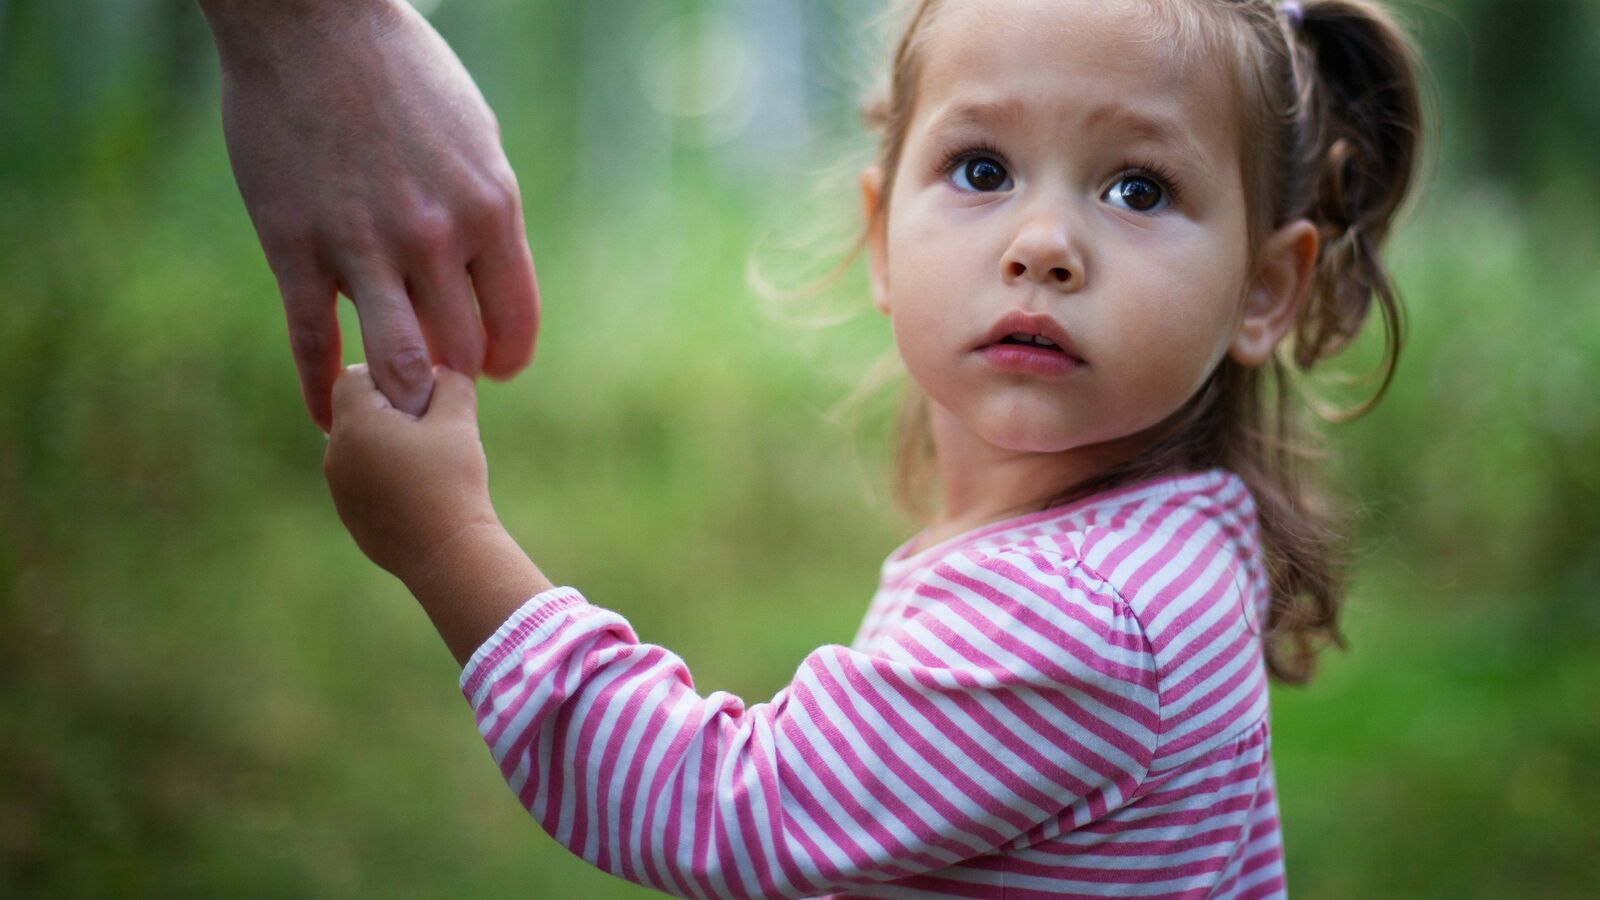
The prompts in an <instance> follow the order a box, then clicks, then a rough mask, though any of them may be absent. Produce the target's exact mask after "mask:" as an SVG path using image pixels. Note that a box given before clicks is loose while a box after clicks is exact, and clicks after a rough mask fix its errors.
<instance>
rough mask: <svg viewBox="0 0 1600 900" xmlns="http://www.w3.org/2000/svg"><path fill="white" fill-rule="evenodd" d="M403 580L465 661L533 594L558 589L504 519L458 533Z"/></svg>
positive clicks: (435, 626)
mask: <svg viewBox="0 0 1600 900" xmlns="http://www.w3.org/2000/svg"><path fill="white" fill-rule="evenodd" d="M403 580H404V581H405V585H406V587H407V588H409V589H410V590H411V593H412V594H413V595H414V596H415V597H416V598H417V602H419V603H421V604H422V608H423V609H424V610H425V611H427V613H428V618H429V619H431V620H432V621H433V627H434V628H435V629H437V630H438V632H439V636H440V637H442V638H444V642H445V646H447V647H449V648H450V653H451V654H452V655H453V656H455V658H456V662H457V663H459V664H461V665H466V663H467V660H468V659H470V658H471V657H472V653H473V651H475V650H477V649H478V647H479V646H481V645H482V644H483V642H484V641H486V640H488V639H489V636H490V635H492V634H494V632H495V629H496V628H499V627H500V624H501V623H502V622H504V621H505V620H506V619H508V618H510V616H511V614H512V613H513V612H516V610H517V608H518V607H520V606H522V604H523V603H524V602H525V601H527V599H528V598H529V597H532V596H534V595H535V594H539V593H542V592H544V591H547V590H549V589H550V588H551V587H554V585H552V584H551V583H550V580H549V579H548V578H546V577H545V576H544V573H543V572H541V571H539V567H538V566H535V565H534V564H533V560H531V559H529V558H528V555H527V554H526V553H524V552H523V550H522V548H521V547H520V546H518V545H517V542H516V541H515V540H513V539H512V537H511V535H510V534H508V533H507V532H506V530H505V529H504V528H502V527H501V526H500V525H499V524H498V523H494V524H487V523H486V524H483V525H479V526H474V527H472V528H469V529H467V530H466V531H464V532H462V533H461V534H458V535H457V536H456V537H455V538H454V539H452V540H451V541H450V542H449V543H447V544H445V545H444V546H442V547H440V548H439V549H438V550H436V551H435V552H434V553H432V554H430V555H429V557H428V558H427V560H426V561H424V562H423V564H422V565H421V566H419V569H418V570H417V571H416V572H414V573H406V575H405V577H404V578H403Z"/></svg>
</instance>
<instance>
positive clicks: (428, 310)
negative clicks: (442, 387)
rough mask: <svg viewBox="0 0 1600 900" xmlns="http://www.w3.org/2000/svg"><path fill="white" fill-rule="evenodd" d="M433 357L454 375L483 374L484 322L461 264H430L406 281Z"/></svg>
mask: <svg viewBox="0 0 1600 900" xmlns="http://www.w3.org/2000/svg"><path fill="white" fill-rule="evenodd" d="M408 283H409V284H410V285H411V296H412V299H413V300H414V301H415V304H416V306H415V309H416V312H417V316H418V317H419V318H420V319H421V322H422V330H423V333H424V335H425V336H426V338H427V341H428V347H429V348H430V349H431V350H432V351H433V358H434V359H435V360H437V361H439V362H442V363H444V364H445V365H447V366H449V367H450V368H452V369H454V370H455V371H457V372H462V373H465V374H467V375H477V374H478V373H479V372H481V371H483V323H481V322H479V321H478V308H477V306H476V305H474V304H473V302H472V284H471V283H470V282H468V280H467V271H466V269H465V268H463V267H461V266H460V265H456V266H454V267H451V266H448V265H432V266H428V267H427V268H426V271H425V272H423V273H422V274H420V275H417V276H415V277H414V278H412V279H410V280H409V282H408Z"/></svg>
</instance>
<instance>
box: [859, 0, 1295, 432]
mask: <svg viewBox="0 0 1600 900" xmlns="http://www.w3.org/2000/svg"><path fill="white" fill-rule="evenodd" d="M1150 14H1151V9H1150V6H1149V3H1148V0H1120V2H1111V0H981V2H979V0H950V2H948V3H946V4H945V5H944V6H942V7H941V9H940V10H939V12H938V14H937V16H936V17H935V20H934V21H933V22H932V23H930V24H929V25H928V26H927V27H928V29H929V31H928V32H927V33H926V34H925V35H924V38H925V39H926V43H925V44H924V46H923V49H922V51H921V52H922V54H923V55H922V65H923V68H922V74H921V80H920V82H919V83H918V85H917V101H916V108H915V110H914V114H913V117H912V120H911V122H910V125H909V126H908V130H907V134H906V141H905V144H904V152H903V155H902V157H901V159H900V163H899V168H898V171H897V174H896V177H895V181H894V184H893V185H892V194H891V195H890V196H891V202H890V206H889V213H888V216H887V219H886V221H885V223H884V224H883V226H882V227H881V228H880V229H877V230H876V232H875V233H874V234H873V235H871V236H870V238H869V242H868V243H869V249H870V251H871V257H872V269H873V288H874V295H875V299H876V302H877V305H878V307H879V309H880V310H882V311H884V312H886V313H888V315H889V316H890V318H891V321H892V325H893V330H894V334H895V341H896V343H897V344H898V346H899V349H900V353H901V355H902V357H903V358H904V360H905V364H906V367H907V369H908V370H909V372H910V374H911V375H912V377H913V378H915V379H916V381H917V383H918V384H919V385H920V386H921V387H922V388H923V390H924V391H925V392H926V393H927V395H928V396H929V398H930V399H931V400H932V401H933V406H932V408H931V412H932V415H933V416H934V418H935V421H934V426H935V433H936V434H937V433H948V432H949V428H950V427H952V426H954V427H956V428H959V429H963V430H964V431H963V432H962V433H970V434H972V435H975V436H977V437H978V438H980V439H982V440H983V441H984V442H986V443H987V444H989V445H992V446H995V447H998V448H1002V449H1005V450H1013V451H1027V452H1061V451H1067V450H1073V449H1076V448H1080V447H1087V446H1090V445H1094V444H1101V443H1104V442H1108V441H1113V440H1116V439H1118V438H1123V437H1127V436H1130V435H1135V434H1136V433H1138V432H1141V431H1143V430H1145V429H1148V428H1150V427H1151V426H1153V425H1156V424H1157V423H1159V422H1161V421H1162V420H1163V419H1165V418H1167V417H1168V416H1170V415H1171V414H1172V413H1174V412H1176V411H1177V410H1178V408H1179V407H1180V406H1182V405H1183V403H1184V402H1185V401H1186V400H1187V399H1188V398H1189V397H1191V396H1192V395H1194V393H1195V392H1196V391H1197V390H1198V389H1199V388H1200V387H1201V386H1202V385H1203V384H1204V382H1205V380H1206V378H1207V377H1208V375H1209V374H1210V373H1211V371H1212V370H1213V368H1214V367H1215V366H1216V365H1217V364H1218V363H1219V361H1220V360H1221V359H1222V357H1223V355H1224V354H1227V353H1229V352H1233V353H1234V354H1235V355H1236V356H1237V357H1238V358H1239V359H1240V360H1241V361H1243V362H1247V363H1259V362H1260V361H1261V360H1262V359H1264V358H1265V353H1263V352H1261V349H1262V348H1261V346H1260V345H1261V343H1262V341H1263V338H1264V337H1269V338H1270V341H1269V342H1268V343H1267V346H1266V350H1267V351H1268V352H1269V351H1270V344H1271V343H1275V341H1276V337H1277V335H1278V334H1280V333H1281V331H1282V329H1281V328H1278V330H1277V331H1276V332H1274V333H1272V334H1270V335H1265V336H1264V335H1263V334H1262V333H1261V329H1260V328H1258V327H1255V326H1257V325H1259V324H1260V323H1259V322H1257V321H1256V319H1258V318H1259V314H1260V313H1261V312H1262V309H1263V308H1264V307H1262V305H1261V303H1260V302H1255V301H1252V299H1251V298H1252V294H1253V290H1252V287H1251V282H1252V280H1253V279H1251V278H1248V277H1247V275H1248V273H1247V268H1248V267H1249V259H1248V252H1247V249H1248V248H1247V230H1246V212H1245V208H1246V207H1245V196H1244V186H1243V180H1242V173H1241V167H1240V147H1239V141H1238V135H1237V131H1238V126H1237V123H1238V121H1239V118H1238V112H1237V111H1236V110H1235V109H1234V106H1233V103H1232V101H1231V99H1230V95H1229V91H1230V89H1229V87H1228V84H1229V80H1228V79H1227V77H1226V76H1225V74H1224V73H1223V71H1222V70H1221V68H1220V67H1214V66H1210V65H1206V64H1205V63H1204V61H1195V62H1184V61H1183V57H1184V54H1181V53H1177V52H1174V48H1173V46H1172V45H1171V44H1170V43H1169V42H1167V41H1164V40H1159V39H1156V38H1155V37H1153V35H1154V34H1155V32H1154V31H1152V30H1150V29H1149V28H1148V27H1147V24H1148V23H1149V22H1151V21H1152V19H1151V15H1150ZM875 172H876V170H869V172H868V173H867V175H866V177H865V178H864V179H863V185H864V189H865V191H866V194H867V202H868V204H869V206H872V205H875V204H876V203H877V202H878V198H879V197H880V196H881V188H882V187H883V185H881V183H876V182H875V181H874V178H875V177H876V175H875ZM1257 299H1258V300H1259V299H1260V298H1257ZM1280 312H1281V311H1280ZM1276 322H1277V320H1276V319H1275V320H1274V323H1276ZM1282 324H1284V325H1286V324H1287V322H1286V321H1285V322H1283V323H1282ZM1242 325H1243V326H1245V327H1241V326H1242ZM1012 331H1016V332H1021V333H1023V334H1042V335H1044V336H1046V337H1047V338H1052V339H1053V340H1054V343H1056V344H1057V345H1065V349H1052V348H1050V347H1040V346H1025V345H1021V344H1013V343H1007V342H1004V341H1003V340H1002V339H1004V338H1005V337H1006V334H1007V333H1010V332H1012ZM997 341H999V343H997Z"/></svg>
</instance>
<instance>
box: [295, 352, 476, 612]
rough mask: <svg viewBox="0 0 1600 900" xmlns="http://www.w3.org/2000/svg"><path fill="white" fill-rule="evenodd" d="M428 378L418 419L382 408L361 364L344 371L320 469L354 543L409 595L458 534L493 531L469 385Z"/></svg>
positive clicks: (454, 375)
mask: <svg viewBox="0 0 1600 900" xmlns="http://www.w3.org/2000/svg"><path fill="white" fill-rule="evenodd" d="M434 376H435V382H434V390H433V399H432V401H431V402H430V403H429V406H428V409H427V411H426V412H425V413H424V414H423V416H422V417H421V418H417V417H415V416H412V415H409V414H407V413H403V412H401V411H400V410H398V409H395V408H394V407H393V406H391V405H390V403H389V400H388V398H386V397H385V396H384V395H383V393H382V392H381V391H379V390H378V389H377V386H376V385H375V384H374V382H373V380H372V375H371V373H370V372H369V371H368V370H367V367H366V366H364V365H359V366H351V367H350V368H348V369H345V370H344V371H343V372H342V373H341V374H340V375H339V377H338V380H337V381H336V382H335V383H334V386H333V430H332V432H331V433H330V435H329V438H328V451H327V454H326V455H325V456H324V458H323V465H322V468H323V473H324V474H325V475H327V478H328V487H329V488H330V489H331V490H332V492H333V505H334V506H335V507H336V508H337V509H338V510H339V518H340V519H342V520H344V525H345V528H347V529H349V531H350V535H351V537H354V538H355V540H356V545H357V546H359V547H360V548H361V551H362V552H363V553H365V554H366V555H367V557H368V558H369V559H371V560H372V561H373V562H375V563H377V564H378V565H379V566H382V567H383V568H384V569H387V570H388V571H389V572H391V573H393V574H394V575H395V576H396V577H398V578H399V579H400V580H401V581H403V582H405V583H406V585H407V586H408V587H411V588H412V589H413V591H415V590H416V588H417V587H418V585H419V584H420V583H422V582H424V581H426V580H427V578H428V576H429V572H430V570H431V569H433V568H434V567H435V566H437V565H438V563H439V561H440V559H441V558H442V557H443V556H444V555H445V554H446V553H447V552H448V549H449V548H450V546H451V544H452V543H453V542H454V541H456V540H457V539H458V538H462V537H464V536H467V535H469V534H474V533H482V532H484V531H486V530H492V531H498V530H499V528H500V523H499V518H498V517H497V516H496V515H495V511H494V506H493V504H492V503H490V501H489V483H488V476H489V470H488V464H487V462H486V461H485V459H484V455H483V444H482V442H481V441H480V440H479V438H478V421H477V394H476V391H475V389H474V386H473V382H472V379H471V378H468V377H467V376H465V375H462V374H460V373H458V372H452V371H450V370H449V369H446V368H443V367H439V368H437V369H436V370H435V372H434ZM483 526H490V528H488V529H485V528H484V527H483Z"/></svg>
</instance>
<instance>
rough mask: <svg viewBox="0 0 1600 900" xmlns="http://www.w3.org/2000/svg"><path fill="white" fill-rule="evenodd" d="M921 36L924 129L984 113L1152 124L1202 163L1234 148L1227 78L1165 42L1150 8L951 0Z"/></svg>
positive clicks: (1101, 2) (1130, 0)
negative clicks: (1202, 157)
mask: <svg viewBox="0 0 1600 900" xmlns="http://www.w3.org/2000/svg"><path fill="white" fill-rule="evenodd" d="M927 28H928V31H927V33H925V34H924V35H923V36H922V47H921V53H922V60H921V72H920V76H919V78H918V85H917V88H916V91H917V110H916V112H915V115H914V118H916V119H919V120H922V121H923V122H924V123H928V122H936V121H939V120H943V119H950V118H953V117H955V118H959V117H961V116H962V115H964V112H963V111H964V110H968V109H977V110H991V111H995V112H1000V113H1004V114H1005V115H1006V116H1007V117H1009V118H1010V119H1012V120H1018V119H1028V118H1030V117H1031V118H1034V119H1044V120H1048V121H1050V122H1052V123H1058V124H1059V125H1060V127H1061V128H1063V129H1068V130H1070V129H1075V128H1082V127H1086V126H1089V125H1097V126H1099V125H1115V124H1138V125H1141V126H1143V125H1155V126H1157V127H1156V128H1155V129H1146V130H1164V131H1166V132H1170V133H1172V134H1171V135H1170V136H1172V137H1175V138H1180V139H1181V140H1183V141H1186V142H1187V143H1190V144H1192V145H1193V147H1192V148H1191V149H1200V150H1202V151H1203V155H1205V156H1208V157H1214V156H1221V155H1223V154H1224V153H1225V152H1227V151H1230V150H1232V149H1233V148H1235V147H1236V146H1237V138H1236V136H1237V129H1236V127H1235V125H1236V123H1237V121H1238V113H1237V109H1236V105H1235V100H1234V97H1233V91H1232V89H1231V83H1232V81H1231V79H1230V78H1228V77H1227V74H1226V72H1225V70H1224V69H1223V68H1222V67H1221V66H1219V65H1216V64H1215V62H1216V61H1214V60H1206V59H1205V58H1203V56H1201V55H1200V54H1195V53H1186V52H1181V50H1182V48H1179V47H1177V46H1175V44H1176V37H1175V36H1174V33H1173V30H1172V29H1171V28H1170V27H1168V26H1167V24H1166V22H1165V20H1164V17H1163V16H1162V15H1161V14H1160V12H1159V9H1158V7H1157V6H1156V5H1155V3H1154V2H1153V0H949V2H947V3H946V4H944V5H943V6H942V7H941V9H940V11H939V14H938V15H937V16H935V17H934V20H933V21H932V22H930V23H929V24H928V26H927ZM979 124H981V123H979ZM1206 161H1207V162H1209V163H1220V162H1222V160H1221V159H1208V160H1206Z"/></svg>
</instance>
